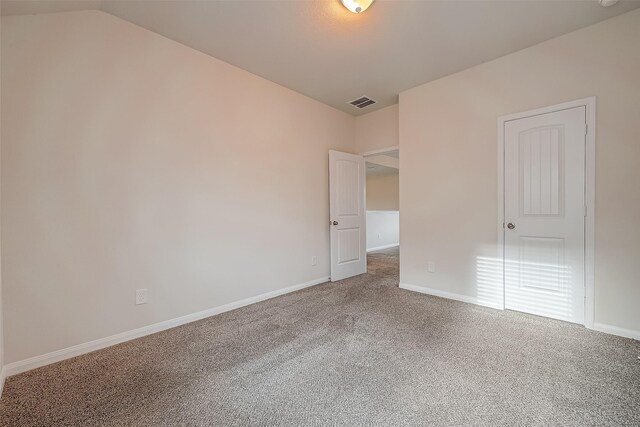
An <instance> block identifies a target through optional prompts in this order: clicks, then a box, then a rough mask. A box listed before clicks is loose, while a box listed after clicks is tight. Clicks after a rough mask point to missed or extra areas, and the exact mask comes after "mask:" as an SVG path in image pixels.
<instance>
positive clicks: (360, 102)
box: [349, 96, 376, 108]
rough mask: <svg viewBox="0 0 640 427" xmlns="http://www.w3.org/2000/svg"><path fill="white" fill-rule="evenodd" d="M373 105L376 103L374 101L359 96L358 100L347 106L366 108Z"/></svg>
mask: <svg viewBox="0 0 640 427" xmlns="http://www.w3.org/2000/svg"><path fill="white" fill-rule="evenodd" d="M375 103H376V101H374V100H373V99H371V98H367V97H366V96H361V97H360V98H358V99H355V100H353V101H351V102H349V104H351V105H353V106H354V107H356V108H364V107H368V106H369V105H372V104H375Z"/></svg>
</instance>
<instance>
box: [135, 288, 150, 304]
mask: <svg viewBox="0 0 640 427" xmlns="http://www.w3.org/2000/svg"><path fill="white" fill-rule="evenodd" d="M147 295H148V292H147V290H146V289H136V305H140V304H146V303H147Z"/></svg>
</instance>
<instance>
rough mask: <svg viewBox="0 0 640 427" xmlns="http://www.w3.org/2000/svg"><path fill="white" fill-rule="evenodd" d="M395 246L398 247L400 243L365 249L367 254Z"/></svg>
mask: <svg viewBox="0 0 640 427" xmlns="http://www.w3.org/2000/svg"><path fill="white" fill-rule="evenodd" d="M397 246H400V243H392V244H390V245H384V246H378V247H375V248H371V249H367V252H373V251H381V250H382V249H389V248H395V247H397Z"/></svg>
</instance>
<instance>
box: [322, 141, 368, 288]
mask: <svg viewBox="0 0 640 427" xmlns="http://www.w3.org/2000/svg"><path fill="white" fill-rule="evenodd" d="M364 189H365V167H364V158H363V157H362V156H356V155H354V154H348V153H341V152H340V151H333V150H331V151H329V194H330V201H329V211H330V218H329V227H330V228H331V281H332V282H335V281H336V280H342V279H345V278H347V277H351V276H355V275H357V274H362V273H366V272H367V241H366V229H365V222H366V215H365V214H366V212H365V205H364Z"/></svg>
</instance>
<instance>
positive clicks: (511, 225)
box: [507, 222, 516, 230]
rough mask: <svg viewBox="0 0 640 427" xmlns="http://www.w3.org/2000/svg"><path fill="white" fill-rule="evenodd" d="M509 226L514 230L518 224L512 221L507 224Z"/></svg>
mask: <svg viewBox="0 0 640 427" xmlns="http://www.w3.org/2000/svg"><path fill="white" fill-rule="evenodd" d="M507 228H508V229H509V230H513V229H514V228H516V225H515V224H514V223H512V222H510V223H509V224H507Z"/></svg>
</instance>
